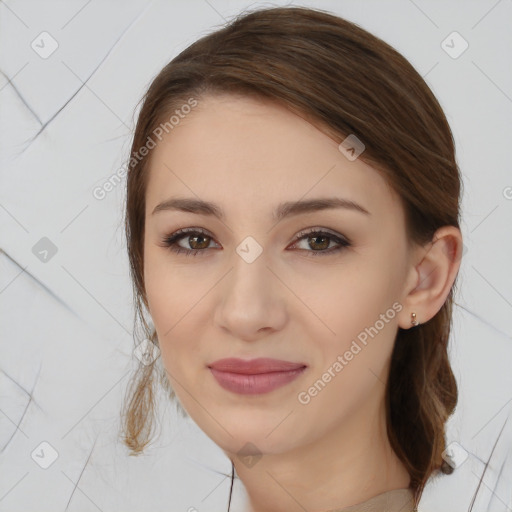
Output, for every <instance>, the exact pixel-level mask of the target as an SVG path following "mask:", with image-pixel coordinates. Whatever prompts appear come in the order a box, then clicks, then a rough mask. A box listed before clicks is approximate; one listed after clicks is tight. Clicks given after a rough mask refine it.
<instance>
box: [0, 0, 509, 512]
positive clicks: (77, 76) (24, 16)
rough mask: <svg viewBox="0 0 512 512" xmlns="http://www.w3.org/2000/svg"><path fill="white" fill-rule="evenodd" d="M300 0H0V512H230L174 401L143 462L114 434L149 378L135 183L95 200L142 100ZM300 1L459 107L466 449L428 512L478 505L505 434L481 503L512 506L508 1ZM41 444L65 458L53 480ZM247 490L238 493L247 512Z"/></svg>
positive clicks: (434, 491) (122, 154)
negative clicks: (127, 404)
mask: <svg viewBox="0 0 512 512" xmlns="http://www.w3.org/2000/svg"><path fill="white" fill-rule="evenodd" d="M285 4H286V3H285V2H279V1H277V2H272V3H269V2H265V3H258V2H252V3H251V2H244V1H240V0H239V1H226V0H208V1H205V0H193V1H187V2H185V1H183V2H176V1H175V2H171V1H167V2H165V1H155V2H144V1H141V0H137V1H136V0H129V1H123V2H121V1H117V2H115V1H110V2H106V1H104V2H100V1H98V0H92V1H87V0H84V1H67V2H64V1H62V2H56V1H52V2H50V1H47V2H43V1H21V0H17V1H15V0H6V1H0V49H1V50H0V71H1V73H0V109H1V110H0V144H1V147H0V165H1V174H0V179H1V183H0V227H1V239H0V247H1V249H2V252H0V308H1V321H0V329H1V331H0V332H1V347H0V349H1V351H0V450H1V452H0V511H9V512H18V511H20V512H21V511H23V512H27V511H31V510H37V511H39V512H45V511H57V510H68V511H98V510H100V511H103V512H109V511H121V510H122V511H125V512H128V511H138V512H140V511H152V512H157V511H164V510H165V511H186V510H188V509H189V507H195V509H196V510H198V511H200V512H203V511H216V512H218V511H223V510H227V499H228V494H229V485H230V479H229V477H228V476H226V475H228V474H229V473H230V469H231V465H230V463H229V461H228V460H227V459H226V457H225V456H224V454H223V453H222V451H221V450H220V449H219V448H218V447H217V446H215V445H214V444H213V442H211V441H210V440H209V439H208V438H207V437H206V436H205V435H204V434H203V433H202V432H201V431H200V430H199V428H198V427H197V426H195V425H194V424H193V423H192V422H191V421H190V420H188V421H186V420H182V419H179V420H178V419H177V417H176V414H175V412H174V407H173V406H169V405H168V404H167V406H165V404H166V403H167V402H166V401H165V400H164V401H163V402H162V412H161V415H162V420H161V429H160V431H161V436H160V437H159V438H158V439H157V440H156V441H155V444H153V445H152V446H151V447H150V448H149V449H148V450H147V454H145V455H144V456H142V457H139V458H134V457H128V456H127V455H126V450H125V449H124V448H123V447H122V446H121V445H120V443H119V441H118V440H117V439H116V435H117V428H118V417H119V408H120V404H121V400H122V397H123V395H124V391H125V387H126V384H127V382H128V377H129V372H130V370H131V369H132V368H133V367H134V362H133V361H134V359H133V355H132V349H133V343H134V342H133V339H132V334H131V333H132V300H131V284H130V281H129V277H128V264H127V257H126V254H125V246H124V244H125V239H124V233H123V226H122V216H123V211H122V206H123V198H124V181H123V182H122V183H120V184H119V185H118V186H117V187H115V189H114V190H113V191H111V192H110V193H109V194H108V195H107V197H106V198H105V199H103V200H98V199H95V197H94V196H93V189H94V187H96V186H101V185H102V184H103V183H104V182H105V181H106V180H107V179H108V178H109V177H110V176H112V175H113V174H114V173H115V172H116V171H118V170H119V169H120V167H121V166H122V165H123V163H124V161H125V158H126V157H127V152H128V150H129V144H130V136H131V132H132V129H133V126H134V118H133V116H134V109H135V106H136V104H137V102H138V101H139V99H140V98H141V95H142V94H143V92H144V91H145V89H146V87H147V86H148V85H149V83H150V81H151V79H152V78H153V77H154V76H155V75H156V74H157V73H158V71H159V70H160V69H161V68H162V67H163V65H164V64H165V63H167V62H168V61H169V60H170V59H171V58H172V57H174V56H175V55H176V54H177V53H178V52H179V51H180V50H181V49H183V48H185V47H186V46H188V45H189V44H190V43H192V42H193V41H195V40H196V39H197V38H198V37H200V36H202V35H204V34H206V33H208V32H210V31H211V30H214V29H215V28H218V27H220V26H221V25H222V24H223V23H224V22H225V20H229V19H230V18H231V16H232V15H234V14H236V13H238V12H240V11H241V10H243V9H244V8H246V7H251V8H254V7H256V6H258V5H261V6H272V5H275V6H276V5H285ZM295 5H309V6H312V7H319V8H322V9H327V10H330V11H331V12H333V13H336V14H338V15H341V16H343V17H346V18H347V19H349V20H351V21H354V22H356V23H358V24H359V25H361V26H362V27H363V28H365V29H367V30H369V31H370V32H372V33H374V34H375V35H377V36H379V37H381V38H383V39H384V40H385V41H387V42H388V43H390V44H391V45H393V46H394V47H395V48H396V49H397V50H398V51H400V52H401V53H402V54H403V55H404V56H405V57H406V58H408V59H409V60H410V61H411V63H412V64H413V65H414V66H415V67H416V69H417V70H418V71H419V72H420V73H421V75H422V76H423V77H424V78H425V80H426V81H427V83H428V84H429V86H430V87H431V88H432V90H433V91H434V93H435V94H436V96H437V97H438V99H439V101H440V103H441V105H442V107H443V108H444V110H445V112H446V115H447V117H448V120H449V122H450V125H451V127H452V130H453V133H454V136H455V139H456V144H457V156H458V162H459V165H460V168H461V170H462V173H463V175H464V188H465V192H464V201H463V222H462V231H463V236H464V241H465V247H466V252H465V254H464V258H463V263H462V267H461V271H460V276H459V279H460V290H459V292H458V294H457V299H456V301H457V306H456V308H455V318H454V330H453V336H452V348H451V357H452V361H453V365H454V369H455V372H456V375H457V379H458V382H459V386H460V401H459V406H458V408H457V411H456V414H455V415H454V417H453V418H452V419H451V420H450V423H449V427H448V438H449V441H450V442H451V441H456V442H457V443H459V444H460V445H461V446H462V447H463V449H464V450H465V451H467V453H468V454H469V456H468V458H467V460H466V461H465V462H464V463H463V464H461V465H460V467H458V468H457V469H456V470H455V472H454V473H453V474H452V475H450V476H441V477H438V478H433V479H432V480H431V481H430V482H429V485H428V487H427V489H426V491H425V493H424V497H423V499H422V502H421V504H420V510H421V511H423V512H446V511H448V510H449V511H450V512H459V511H460V512H462V511H466V510H468V506H469V502H470V499H471V496H472V495H473V492H474V490H475V489H476V486H477V484H478V479H479V477H480V475H481V474H482V472H483V470H484V462H485V461H486V460H487V458H488V457H489V455H490V453H491V450H492V448H493V445H494V441H495V440H496V438H497V437H498V435H499V433H500V431H502V428H503V427H504V429H503V431H502V436H501V438H500V441H499V442H498V445H497V447H496V449H495V451H494V454H493V457H492V458H491V463H490V465H489V467H488V469H487V472H486V474H485V477H484V483H483V484H482V486H481V488H480V491H479V493H478V499H477V502H476V503H475V505H474V508H473V510H474V511H483V510H491V511H503V512H504V511H506V510H508V511H511V510H512V460H511V457H512V449H511V443H512V441H511V440H512V421H511V419H510V411H511V407H512V405H511V404H512V372H511V363H512V340H511V333H512V315H511V313H512V309H511V308H512V273H511V272H510V262H511V261H512V258H511V256H512V237H511V227H510V226H511V225H512V173H511V166H510V162H511V157H510V143H511V118H512V73H511V67H510V62H511V53H512V52H511V49H512V31H511V29H510V27H511V21H512V0H499V1H495V0H492V1H483V0H482V1H472V2H469V1H464V2H462V1H459V2H456V1H451V2H447V1H441V0H439V1H426V0H395V1H339V2H335V1H330V2H329V1H318V2H295ZM43 31H46V32H48V33H49V34H51V36H52V37H53V38H54V39H55V40H56V41H57V43H58V48H57V50H56V51H55V52H54V53H53V54H52V55H50V56H49V57H48V58H42V57H41V56H40V55H39V54H38V53H36V51H34V50H33V49H32V47H31V44H32V42H33V41H36V43H37V41H38V37H40V36H39V35H40V34H41V32H43ZM453 31H457V32H459V33H460V35H461V36H462V37H463V38H464V39H465V40H466V41H467V43H468V44H469V47H468V48H467V50H466V51H465V52H464V53H462V54H461V55H460V56H458V58H452V57H451V56H450V55H448V54H447V53H446V51H445V50H444V49H443V46H442V42H443V41H444V40H445V39H446V38H447V36H449V35H450V34H451V33H452V32H453ZM39 40H40V39H39ZM47 41H48V40H47ZM448 41H450V40H449V39H448ZM451 44H452V45H453V46H454V47H455V50H456V49H457V48H460V46H457V45H459V44H460V42H455V43H451ZM39 46H42V44H41V43H39ZM45 48H49V46H48V43H47V45H46V46H45ZM44 237H46V238H47V239H49V241H51V243H52V244H53V245H54V246H55V248H56V251H57V252H56V253H55V254H54V255H51V253H49V254H48V257H47V260H46V261H42V260H41V259H40V258H38V257H36V255H35V253H37V250H36V249H37V248H39V247H40V245H38V244H47V245H48V243H49V242H48V241H47V240H44V241H42V242H41V239H43V238H44ZM34 248H35V249H34ZM507 419H508V422H507ZM43 442H46V443H49V445H51V447H53V449H54V450H55V451H56V452H57V454H58V457H57V459H56V460H55V461H54V462H53V463H52V464H51V465H50V466H49V467H48V468H47V469H43V468H42V467H41V465H40V464H42V463H43V464H44V461H45V460H46V462H47V463H48V462H50V457H51V448H49V447H48V446H47V445H42V446H41V443H43ZM37 454H39V457H38V456H37ZM36 461H37V462H36ZM243 497H244V495H243V489H242V488H241V486H240V485H239V483H238V482H237V483H236V484H235V495H234V503H233V508H232V510H241V506H242V503H243Z"/></svg>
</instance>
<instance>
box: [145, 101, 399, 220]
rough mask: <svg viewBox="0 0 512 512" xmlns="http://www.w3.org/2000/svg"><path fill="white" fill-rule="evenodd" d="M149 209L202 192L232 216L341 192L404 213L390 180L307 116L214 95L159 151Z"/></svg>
mask: <svg viewBox="0 0 512 512" xmlns="http://www.w3.org/2000/svg"><path fill="white" fill-rule="evenodd" d="M151 151H152V153H151V161H150V162H151V164H150V166H149V181H148V188H147V191H146V193H147V197H146V199H147V200H146V211H147V213H149V212H151V211H152V210H153V208H154V207H155V205H156V204H158V203H160V202H162V201H165V200H166V199H168V198H169V197H170V196H180V197H184V196H186V197H194V196H195V197H196V198H200V199H204V200H209V201H212V202H215V203H218V204H220V205H222V206H223V209H224V210H225V211H226V212H227V214H228V215H229V213H230V210H231V213H232V214H233V215H236V213H237V212H241V211H245V210H247V206H250V207H251V209H252V210H253V211H254V212H256V211H257V212H258V213H261V214H262V215H266V216H268V212H269V211H270V208H273V206H274V205H276V204H278V203H280V202H282V201H296V200H299V199H301V198H307V197H318V196H326V195H330V196H334V195H339V196H341V197H343V198H345V199H349V200H353V201H355V202H358V203H360V204H363V205H364V206H365V207H367V209H368V210H370V211H371V212H373V211H376V212H377V213H378V212H379V211H387V212H388V214H393V213H396V214H400V211H399V210H398V208H399V206H398V205H397V202H398V201H397V197H396V196H395V194H394V193H393V191H392V190H391V189H390V187H389V186H388V184H387V183H386V181H385V179H384V178H383V177H382V176H381V175H380V174H379V173H378V172H377V171H376V170H375V169H373V168H372V167H370V166H369V165H368V164H366V163H364V162H363V161H362V160H361V159H359V158H358V159H356V160H354V161H350V160H348V159H347V158H346V156H345V155H344V154H343V153H342V152H340V151H339V149H338V142H337V141H335V140H333V139H332V138H330V137H329V136H328V135H326V134H325V133H323V132H322V131H321V130H320V129H318V128H317V127H316V126H314V125H313V124H311V123H310V122H308V121H307V120H306V119H303V118H302V117H300V116H298V115H296V114H295V113H292V112H291V111H289V110H288V109H286V108H285V107H283V106H281V105H278V104H276V103H274V102H270V101H262V100H259V99H255V98H250V97H243V96H231V95H216V96H207V97H204V98H201V99H199V100H198V105H197V106H196V107H195V108H194V109H193V110H192V111H191V112H190V113H189V114H187V115H186V116H184V118H182V119H180V122H179V123H178V124H177V125H175V126H174V127H173V129H172V130H170V131H169V133H168V134H165V135H164V136H163V138H162V140H161V141H160V142H158V143H157V145H156V147H155V148H154V149H152V150H151Z"/></svg>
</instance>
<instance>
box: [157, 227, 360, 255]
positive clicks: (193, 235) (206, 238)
mask: <svg viewBox="0 0 512 512" xmlns="http://www.w3.org/2000/svg"><path fill="white" fill-rule="evenodd" d="M187 237H188V240H189V242H188V243H189V244H192V246H193V245H197V246H199V248H196V249H186V248H184V247H182V246H180V245H179V244H178V242H180V241H181V240H182V239H185V238H187ZM192 240H194V241H192ZM211 240H213V237H211V236H210V235H209V234H208V233H207V232H206V231H203V230H198V229H187V228H185V229H180V230H178V231H176V232H175V233H173V234H172V235H168V236H165V237H164V239H163V240H162V243H163V244H164V246H165V247H168V248H169V249H170V250H171V251H173V252H175V253H177V254H184V255H185V256H196V255H197V254H199V253H200V252H206V251H205V249H208V245H209V244H210V241H211ZM303 240H312V241H313V242H312V243H311V242H308V246H309V247H310V248H313V250H307V249H300V250H304V251H306V252H307V253H309V254H308V256H320V255H326V254H333V253H335V252H339V251H341V250H343V249H345V248H347V247H350V246H351V245H352V244H351V242H350V241H349V240H348V239H347V238H346V237H344V236H343V235H336V234H334V233H330V232H328V231H322V230H318V229H316V230H310V231H302V232H300V233H299V234H298V235H297V238H296V240H295V242H294V243H293V244H292V246H291V247H293V246H295V245H297V244H298V243H299V242H301V241H303ZM331 241H334V242H335V243H337V244H338V245H337V246H336V247H329V246H330V245H331Z"/></svg>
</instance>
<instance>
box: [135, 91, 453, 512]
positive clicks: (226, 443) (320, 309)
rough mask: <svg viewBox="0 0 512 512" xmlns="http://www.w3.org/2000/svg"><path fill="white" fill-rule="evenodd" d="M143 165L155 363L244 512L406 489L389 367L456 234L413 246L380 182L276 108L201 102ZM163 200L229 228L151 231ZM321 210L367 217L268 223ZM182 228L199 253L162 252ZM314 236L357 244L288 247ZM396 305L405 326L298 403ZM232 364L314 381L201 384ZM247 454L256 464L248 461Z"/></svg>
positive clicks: (176, 221) (393, 326)
mask: <svg viewBox="0 0 512 512" xmlns="http://www.w3.org/2000/svg"><path fill="white" fill-rule="evenodd" d="M150 163H151V165H150V169H149V172H150V175H149V182H148V189H147V195H146V224H145V245H144V274H145V285H146V292H147V300H148V305H149V310H150V313H151V316H152V318H153V322H154V324H155V328H156V331H157V335H158V339H159V342H160V348H161V357H162V359H163V364H164V366H165V368H166V370H167V373H168V376H169V380H170V383H171V385H172V386H173V388H174V389H175V391H176V394H177V396H178V398H179V400H180V402H181V404H182V406H183V407H184V408H185V409H186V411H187V412H188V414H189V415H190V416H191V418H192V419H193V420H194V421H195V422H196V423H197V424H198V426H199V427H200V428H201V429H202V430H203V431H204V432H205V433H206V434H207V435H208V436H209V437H210V438H211V439H212V440H213V441H214V442H215V443H216V444H217V445H219V446H220V447H221V448H222V450H223V451H224V453H225V454H226V455H227V456H228V457H230V458H231V459H232V460H233V462H234V464H235V469H236V471H237V475H238V476H239V477H240V479H241V480H242V482H243V484H244V487H245V489H246V491H247V494H248V499H249V507H250V510H251V511H254V512H260V511H269V510H272V511H283V512H284V511H287V512H293V511H303V510H304V509H306V510H328V509H334V508H341V507H348V506H350V505H353V504H355V503H359V502H362V501H365V500H368V499H370V498H371V497H373V496H375V495H377V494H380V493H382V492H385V491H388V490H392V489H400V488H406V487H407V486H408V485H409V475H408V474H407V471H406V470H405V468H404V466H403V465H402V463H401V462H400V461H399V459H398V458H397V457H396V455H395V454H394V452H393V450H392V449H391V447H390V445H389V442H388V439H387V434H386V424H385V407H384V396H385V395H384V392H385V383H386V380H387V375H388V372H389V363H390V358H391V352H392V349H393V344H394V340H395V336H396V332H397V329H398V327H402V328H405V329H407V328H409V327H410V326H411V323H410V321H411V312H412V311H414V312H416V315H417V319H418V321H419V322H421V323H424V322H426V321H427V320H428V319H430V318H431V317H432V316H434V315H435V313H437V311H438V310H439V309H440V308H441V306H442V305H443V303H444V301H445V299H446V297H447V295H448V293H449V291H450V288H451V286H452V283H453V281H454V279H455V277H456V273H457V270H458V266H459V260H460V258H459V257H458V255H459V254H460V250H461V244H462V240H461V235H460V232H459V230H458V229H456V228H454V227H449V226H445V227H443V228H441V229H440V230H438V232H437V233H436V235H435V237H434V240H435V243H430V244H427V245H426V246H425V247H418V246H415V247H412V246H409V245H408V243H407V239H406V232H405V218H404V213H403V209H402V206H401V203H400V201H399V198H398V196H397V195H396V194H395V193H394V192H393V190H392V189H391V188H390V187H389V186H388V185H387V183H386V181H385V180H384V179H383V178H382V177H381V175H380V174H379V173H378V172H377V171H376V170H374V169H373V168H372V167H370V166H369V165H367V164H365V163H364V162H362V160H361V159H360V158H358V159H356V160H355V161H350V160H349V159H347V158H346V156H345V155H344V154H343V153H342V152H340V151H339V149H338V143H337V142H335V141H334V140H332V139H331V138H330V137H329V136H327V135H326V134H324V133H323V132H322V131H320V130H319V129H318V128H316V127H315V126H313V125H312V124H310V123H309V122H307V121H306V120H304V119H303V118H301V117H299V116H297V115H295V114H293V113H291V112H290V111H288V110H286V109H285V108H284V107H282V106H279V105H277V104H275V103H272V102H267V101H264V102H263V101H260V100H256V99H251V98H247V97H238V96H231V95H230V96H228V95H216V96H207V97H205V98H201V99H200V100H199V104H198V106H197V107H196V108H195V109H194V110H193V111H192V112H191V113H190V114H188V115H187V116H186V118H185V119H183V120H181V122H180V124H179V125H177V126H175V127H174V129H173V130H172V131H171V132H170V133H169V134H168V135H166V136H165V138H163V140H162V141H161V142H159V143H158V144H157V146H156V147H155V148H154V149H153V150H152V153H151V162H150ZM171 197H189V198H195V199H198V198H199V199H202V200H208V201H212V202H214V203H216V204H218V205H219V206H220V207H221V208H222V209H223V210H224V212H225V215H226V217H225V219H223V220H222V221H221V220H219V219H216V218H214V217H211V216H206V215H197V214H194V213H189V212H181V211H171V210H168V211H160V212H157V213H155V214H152V212H153V210H154V208H155V206H156V205H157V204H159V203H161V202H162V201H165V200H167V199H170V198H171ZM319 197H343V198H347V199H350V200H353V201H355V202H357V203H359V204H360V205H361V206H363V207H364V208H365V209H367V210H368V211H369V212H370V215H364V214H362V213H360V212H358V211H355V210H348V209H328V210H323V211H317V212H313V213H307V214H301V215H297V216H293V217H290V218H287V219H283V220H281V221H280V222H278V223H276V221H274V220H273V219H272V217H271V214H272V211H273V209H274V208H275V207H276V206H277V205H278V204H279V203H281V202H284V201H297V200H300V199H312V198H319ZM185 227H186V228H202V229H203V230H206V231H207V233H208V234H207V235H205V237H207V238H206V239H201V238H199V239H195V238H194V235H193V234H192V235H190V234H188V235H185V236H184V237H183V238H182V239H181V240H180V241H178V244H179V245H180V246H181V247H182V248H187V249H190V250H192V249H197V248H199V250H202V251H203V252H202V253H200V254H198V255H196V256H185V255H184V254H175V253H173V252H172V251H171V250H170V249H169V248H168V247H165V245H164V243H163V239H164V238H165V237H166V236H168V235H170V234H172V233H174V232H175V231H176V230H178V229H180V228H185ZM306 228H318V229H322V230H327V231H331V232H333V233H334V234H337V235H341V238H343V237H346V238H348V239H349V240H350V241H351V243H352V245H351V246H350V247H346V248H343V249H342V250H341V251H340V252H333V253H331V254H328V253H326V254H313V255H312V253H313V252H314V251H316V252H317V253H319V252H320V251H324V252H325V251H327V250H328V248H330V247H336V246H338V244H337V242H336V241H335V240H332V239H327V240H328V242H329V245H328V248H326V247H327V246H326V245H323V246H322V245H321V244H322V243H323V242H324V241H323V240H322V239H318V238H316V239H315V237H313V238H311V236H310V237H309V238H308V237H306V238H302V240H298V239H297V238H298V237H297V235H298V234H299V232H300V231H301V230H303V229H306ZM191 236H192V238H191ZM248 236H251V237H253V238H254V239H255V240H256V241H257V243H258V244H259V245H260V246H261V248H262V249H263V252H262V253H261V254H260V255H259V257H258V258H256V260H255V261H253V262H252V263H247V261H245V260H244V259H243V258H242V257H240V256H239V254H238V253H237V252H236V248H237V247H238V246H239V244H240V243H241V242H242V241H243V240H244V239H245V238H246V237H248ZM208 237H210V238H208ZM203 247H207V248H203ZM308 251H309V252H308ZM394 303H398V304H400V305H401V310H400V311H399V312H397V311H395V310H393V311H394V313H395V314H394V315H393V318H390V317H391V314H389V313H388V315H387V317H386V318H387V322H383V323H384V327H383V328H381V329H380V330H379V331H378V334H377V335H374V336H373V337H368V340H367V344H366V345H362V344H361V343H359V345H360V346H361V350H360V351H359V352H358V353H357V355H355V356H354V357H353V358H352V360H350V361H348V362H347V364H346V365H344V367H343V369H342V371H339V372H338V373H336V372H335V377H332V378H331V379H330V381H329V382H328V383H327V384H326V385H325V387H324V388H323V389H322V390H321V391H320V392H318V393H317V394H316V396H314V397H312V398H311V400H310V401H309V403H307V404H303V403H301V402H299V400H298V394H299V393H300V392H304V391H307V390H308V389H309V388H310V387H311V386H312V385H313V384H314V383H315V381H317V380H318V379H320V378H322V375H323V374H324V373H325V372H326V371H327V370H328V368H329V367H332V366H333V364H334V363H335V362H336V361H337V358H338V356H340V355H342V356H343V354H344V353H345V352H346V351H347V350H348V349H349V348H350V346H351V344H352V342H353V341H354V340H356V339H357V336H358V334H360V333H361V332H362V331H364V329H365V328H367V327H370V326H374V325H375V324H376V321H377V320H379V318H382V316H381V315H383V314H384V315H385V314H386V311H389V310H390V308H391V310H392V305H393V304H394ZM224 357H239V358H242V359H252V358H256V357H272V358H277V359H284V360H288V361H294V362H302V363H304V364H306V365H307V369H306V370H305V372H304V373H303V374H302V375H301V376H299V377H298V378H297V379H295V380H294V381H292V382H291V383H289V384H287V385H285V386H283V387H281V388H278V389H276V390H273V391H271V392H269V393H265V394H260V395H238V394H235V393H232V392H230V391H227V390H225V389H223V388H221V387H220V386H219V385H218V383H217V381H216V380H215V379H214V377H213V376H212V374H211V372H210V370H209V369H208V368H207V365H208V364H209V363H212V362H213V361H215V360H217V359H221V358H224ZM247 443H250V444H247ZM240 450H242V453H243V454H244V455H251V454H253V455H256V457H255V458H254V459H252V461H251V460H250V459H245V458H244V459H243V458H241V457H240V456H238V455H237V454H238V453H239V452H240Z"/></svg>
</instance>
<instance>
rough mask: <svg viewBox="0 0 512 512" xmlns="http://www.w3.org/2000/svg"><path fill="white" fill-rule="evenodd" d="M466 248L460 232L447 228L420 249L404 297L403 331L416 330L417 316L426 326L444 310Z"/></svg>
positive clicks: (401, 314)
mask: <svg viewBox="0 0 512 512" xmlns="http://www.w3.org/2000/svg"><path fill="white" fill-rule="evenodd" d="M462 247H463V244H462V235H461V232H460V230H459V229H458V228H456V227H455V226H443V227H441V228H439V229H438V230H437V231H436V232H435V233H434V236H433V237H432V241H431V242H428V243H427V244H425V245H424V246H421V247H418V248H417V249H416V251H415V252H414V255H413V264H412V266H411V270H410V272H409V274H408V278H407V284H406V288H405V289H404V295H403V296H402V301H401V303H402V305H403V309H402V311H401V312H400V315H399V318H398V325H399V327H401V328H402V329H409V328H410V327H412V325H411V313H413V312H414V313H416V320H417V322H418V323H420V324H424V323H426V322H428V320H430V319H431V318H432V317H433V316H435V315H436V313H437V312H438V311H439V310H440V309H441V307H442V306H443V304H444V303H445V301H446V298H447V296H448V294H449V293H450V289H451V287H452V285H453V283H454V281H455V278H456V277H457V273H458V271H459V267H460V261H461V257H462Z"/></svg>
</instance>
